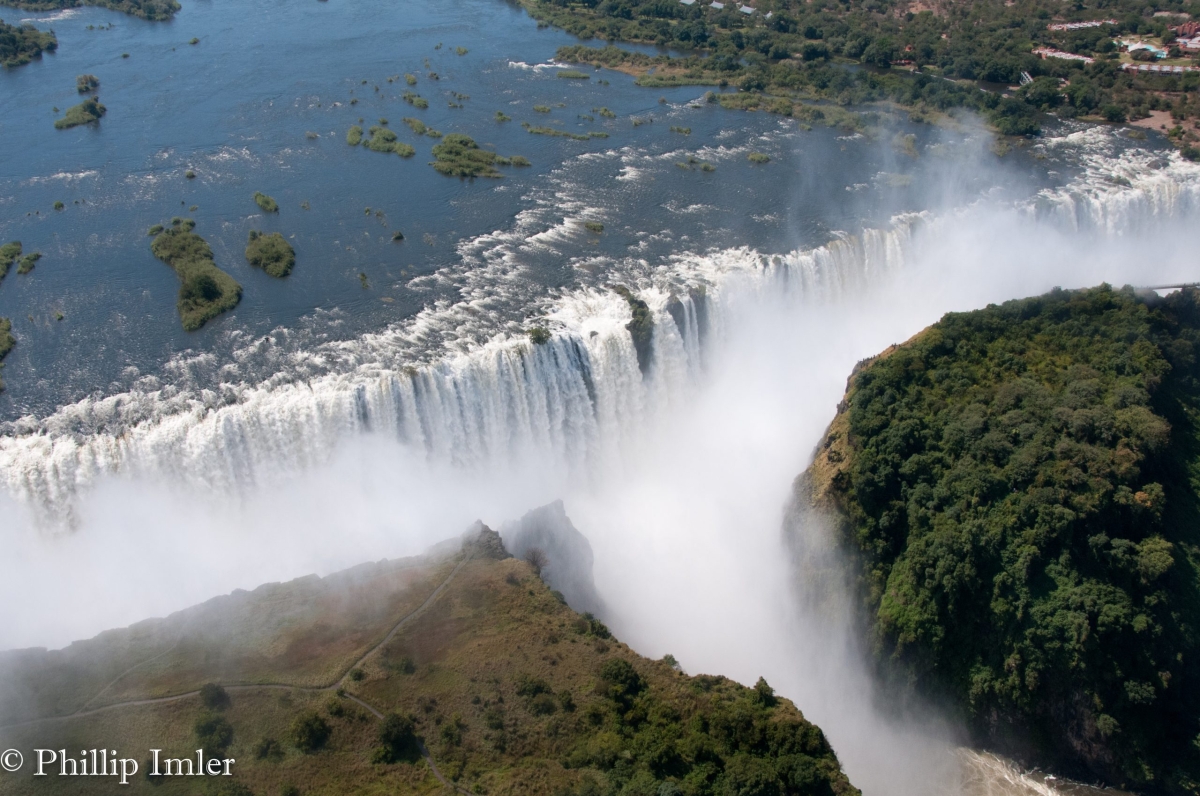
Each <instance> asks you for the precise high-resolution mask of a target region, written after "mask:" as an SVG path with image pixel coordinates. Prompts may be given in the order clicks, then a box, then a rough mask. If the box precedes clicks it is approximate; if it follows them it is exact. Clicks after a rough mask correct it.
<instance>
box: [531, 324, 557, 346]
mask: <svg viewBox="0 0 1200 796" xmlns="http://www.w3.org/2000/svg"><path fill="white" fill-rule="evenodd" d="M526 334H528V335H529V342H531V343H533V344H534V345H545V344H546V343H548V342H550V336H551V335H550V330H549V329H547V328H546V327H545V326H534V327H532V328H531V329H529V330H527V331H526Z"/></svg>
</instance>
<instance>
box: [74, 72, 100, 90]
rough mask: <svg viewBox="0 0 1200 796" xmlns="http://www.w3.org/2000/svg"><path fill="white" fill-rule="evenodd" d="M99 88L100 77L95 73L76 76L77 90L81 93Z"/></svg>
mask: <svg viewBox="0 0 1200 796" xmlns="http://www.w3.org/2000/svg"><path fill="white" fill-rule="evenodd" d="M98 88H100V78H98V77H96V76H95V75H80V76H79V77H77V78H75V90H76V91H78V92H79V93H80V94H87V93H88V92H89V91H95V90H96V89H98Z"/></svg>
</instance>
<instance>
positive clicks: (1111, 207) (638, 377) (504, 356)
mask: <svg viewBox="0 0 1200 796" xmlns="http://www.w3.org/2000/svg"><path fill="white" fill-rule="evenodd" d="M1078 135H1094V134H1093V133H1090V132H1084V133H1080V134H1078ZM1067 138H1068V139H1069V138H1070V136H1068V137H1067ZM1053 145H1054V144H1053V142H1051V143H1049V144H1046V146H1053ZM1197 208H1200V168H1197V167H1196V166H1195V165H1193V164H1189V163H1187V162H1186V161H1183V160H1182V159H1180V158H1179V157H1178V156H1177V155H1171V156H1166V155H1163V154H1161V153H1150V152H1144V151H1139V150H1133V151H1129V152H1125V153H1122V154H1119V155H1115V156H1114V155H1111V154H1105V153H1101V154H1098V155H1095V156H1094V157H1091V158H1090V159H1088V160H1086V167H1085V169H1084V173H1083V174H1082V175H1081V176H1080V177H1079V178H1078V179H1076V180H1074V181H1072V182H1071V184H1070V185H1069V186H1067V187H1066V188H1062V189H1056V190H1047V191H1042V192H1041V193H1039V194H1038V195H1037V196H1035V197H1034V198H1033V199H1032V200H1030V201H1028V202H1026V203H1024V204H1023V205H1021V206H1018V207H1017V208H1016V210H1017V212H1018V213H1021V214H1024V215H1025V216H1027V217H1030V219H1031V223H1038V224H1042V223H1050V224H1052V225H1055V226H1056V227H1059V228H1063V229H1064V230H1066V231H1068V232H1071V231H1075V230H1084V229H1086V230H1098V231H1101V232H1103V233H1105V234H1109V235H1123V234H1126V233H1133V232H1137V231H1139V230H1142V229H1144V228H1145V227H1146V226H1147V225H1148V224H1149V223H1151V222H1152V221H1155V220H1159V221H1161V220H1162V219H1164V218H1178V217H1185V216H1188V215H1190V214H1193V213H1194V212H1195V211H1196V210H1197ZM954 223H955V217H954V215H953V214H950V215H946V216H934V215H932V214H930V213H913V214H906V215H901V216H897V217H895V218H894V219H893V220H892V223H891V224H890V225H889V226H888V227H887V228H885V229H867V230H864V231H862V232H861V233H859V234H857V235H839V236H838V237H837V238H836V239H835V240H833V241H831V242H829V243H828V244H826V245H824V246H820V247H817V248H815V249H810V250H801V251H793V252H789V253H785V254H776V255H767V254H762V253H759V252H756V251H753V250H750V249H745V248H741V249H730V250H714V251H709V252H705V253H691V254H681V255H678V256H676V257H674V258H673V260H672V262H670V263H669V264H667V265H665V266H663V267H661V268H656V269H652V271H651V273H650V275H649V276H646V275H645V269H644V268H642V269H641V270H640V271H639V270H637V269H632V270H630V271H629V272H627V273H626V274H625V276H627V277H628V280H627V281H628V284H629V287H630V289H631V290H632V291H633V293H634V294H635V295H636V296H637V297H638V298H640V299H641V300H642V301H645V302H646V304H647V305H648V307H649V308H650V310H651V312H652V314H653V318H654V332H653V345H652V347H653V355H652V362H651V366H650V368H649V369H648V371H647V372H646V373H644V374H643V373H642V372H641V371H640V370H639V368H638V362H637V356H636V353H635V351H634V346H633V341H632V339H631V336H630V334H629V332H628V331H627V330H626V328H625V326H626V324H627V323H629V321H630V318H631V315H630V308H629V305H628V303H627V302H626V301H625V300H624V299H622V298H621V297H620V296H619V295H617V294H616V293H614V292H613V291H612V290H611V289H607V288H601V287H596V286H593V287H584V288H579V289H577V290H574V291H572V292H568V293H566V294H565V295H563V296H560V297H559V298H558V299H557V300H555V301H553V302H552V303H551V304H550V305H549V307H548V311H547V312H546V313H545V324H546V325H547V327H548V328H549V329H550V330H551V332H552V334H551V337H550V339H549V341H548V342H545V343H544V344H535V343H533V342H532V341H531V340H530V339H528V337H527V336H525V335H524V334H520V333H515V334H514V333H513V332H512V331H506V330H497V331H496V332H495V334H494V336H493V337H492V338H491V339H488V340H485V341H483V342H481V343H475V344H472V345H471V346H469V348H468V350H466V351H465V352H463V351H456V352H447V353H446V354H445V355H444V356H442V357H441V358H439V359H435V360H433V361H429V362H426V363H424V364H413V365H410V364H403V363H404V360H405V349H404V347H403V343H404V341H405V340H406V339H410V338H412V337H413V336H415V335H416V334H418V332H419V330H418V331H417V332H414V331H413V328H408V329H405V328H393V329H389V330H384V331H382V332H379V333H375V334H371V335H364V336H363V337H361V338H358V339H357V340H353V341H349V342H340V343H336V344H328V345H329V346H330V347H331V348H330V351H329V352H322V351H318V352H315V355H314V356H317V357H319V356H322V355H323V354H324V353H328V356H327V357H326V358H327V359H329V360H330V361H333V362H335V363H336V362H342V363H344V364H342V365H335V366H334V367H333V369H332V372H327V373H324V374H323V375H320V376H316V377H313V378H304V377H303V376H300V375H297V376H288V375H287V374H279V375H276V376H273V377H271V378H269V379H268V380H267V381H264V382H261V383H257V384H246V383H241V384H229V385H222V387H221V389H220V390H195V391H190V392H189V391H187V390H185V389H182V388H180V387H175V386H170V385H168V386H164V387H160V388H158V389H146V390H131V391H129V392H126V393H122V394H119V395H112V396H108V397H104V398H89V399H86V400H83V401H80V402H77V403H75V404H72V405H70V406H67V407H63V408H62V409H60V410H59V411H58V412H56V413H55V414H54V415H52V416H50V417H47V418H44V419H36V418H25V419H22V420H21V421H18V422H16V423H12V424H8V427H7V428H6V429H5V433H4V435H3V436H0V488H2V489H4V490H6V491H7V492H8V493H10V494H11V495H12V496H14V497H16V498H17V499H18V500H19V501H21V502H23V503H25V504H27V505H29V506H31V507H33V508H34V509H35V511H36V513H38V515H39V516H41V517H42V518H43V519H44V520H45V521H46V522H48V523H49V524H61V523H63V522H69V521H70V507H71V504H72V502H73V500H74V499H75V497H76V495H77V494H78V493H79V492H80V490H84V489H86V488H87V487H88V486H89V485H91V484H93V483H94V482H95V481H96V480H97V479H99V478H102V477H104V476H106V475H110V474H118V473H119V474H130V475H135V476H136V475H139V474H145V475H154V476H157V477H165V478H168V479H172V480H174V481H176V482H177V483H182V484H185V485H192V486H197V487H201V488H208V489H214V490H221V491H223V492H227V493H232V494H238V493H243V492H244V491H245V490H249V489H253V488H254V487H256V486H258V485H262V484H264V483H270V482H271V481H272V479H279V478H286V477H287V476H288V475H289V474H293V473H295V472H298V471H300V470H303V469H305V468H309V467H312V466H314V465H317V464H320V463H322V462H324V461H327V460H328V459H329V457H330V456H331V455H332V452H333V451H334V449H335V448H336V446H337V445H338V444H339V442H340V441H342V440H344V439H346V438H347V437H349V436H352V435H355V434H362V433H365V432H372V433H376V434H385V435H391V436H392V437H394V438H396V439H398V440H400V441H401V442H402V443H404V444H406V445H408V446H412V447H413V448H415V449H417V450H420V451H423V452H424V453H425V455H426V456H428V457H429V458H430V459H431V460H433V461H437V462H441V463H447V464H450V465H453V466H457V467H465V468H488V467H495V466H500V467H503V466H506V465H507V464H509V463H512V462H514V461H519V460H521V459H522V458H523V457H529V456H536V457H541V458H542V459H543V460H547V461H551V462H553V463H554V464H555V465H556V466H557V467H559V468H562V469H563V470H565V471H566V472H569V473H571V474H572V475H575V474H578V475H579V476H580V477H582V478H586V477H587V476H588V473H589V472H593V471H595V469H596V468H602V467H608V466H613V465H614V464H618V463H619V462H620V461H622V459H623V457H624V456H626V455H628V454H629V453H630V451H631V450H632V449H633V448H632V446H634V445H635V444H636V439H637V436H638V430H639V429H640V428H644V427H645V424H646V423H652V422H654V419H655V418H656V417H658V416H661V413H663V412H669V411H670V410H671V407H672V406H674V405H678V402H680V401H682V400H685V399H686V397H687V395H688V394H689V389H690V388H691V387H692V386H694V385H695V383H696V380H697V379H698V378H699V377H700V375H701V373H702V371H703V366H704V350H705V347H706V340H708V339H710V338H711V337H712V336H714V335H718V336H719V335H720V330H721V326H722V323H723V322H724V320H723V318H724V316H725V314H726V308H727V304H728V302H729V300H730V298H731V297H733V296H742V297H746V296H750V297H753V296H755V295H763V296H766V295H771V296H778V295H781V294H782V295H784V296H786V298H787V300H788V301H794V302H795V304H796V307H797V311H803V308H804V307H805V306H812V305H815V304H830V303H834V304H836V303H838V302H841V301H845V300H849V299H852V298H853V297H855V296H858V295H861V294H863V293H864V292H865V291H868V290H870V289H871V288H872V285H873V284H875V283H878V282H879V281H880V280H883V279H884V278H885V277H887V276H889V275H892V274H895V273H897V272H900V271H901V270H902V269H904V268H905V267H906V266H907V265H908V264H909V263H910V262H911V261H912V259H913V256H914V252H915V251H916V248H917V247H916V242H917V241H918V240H919V239H922V238H925V239H928V238H930V237H936V236H937V235H938V234H939V230H940V229H943V228H946V227H947V226H949V225H951V224H954ZM643 265H644V264H643ZM428 323H429V318H428V317H427V316H424V317H419V318H417V319H415V320H413V321H411V322H410V326H411V327H416V326H419V325H421V324H426V325H427V324H428Z"/></svg>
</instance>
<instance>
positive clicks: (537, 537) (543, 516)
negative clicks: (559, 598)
mask: <svg viewBox="0 0 1200 796" xmlns="http://www.w3.org/2000/svg"><path fill="white" fill-rule="evenodd" d="M501 535H502V536H503V537H504V540H505V546H506V547H507V548H508V549H509V550H511V551H512V553H513V555H515V556H516V557H517V558H525V557H526V556H527V555H528V554H529V551H530V550H533V549H535V548H536V549H538V550H541V551H542V553H543V554H544V555H545V557H546V563H545V564H544V566H543V567H542V579H543V580H544V581H546V583H547V584H548V585H549V586H550V588H552V589H554V590H555V591H558V592H560V593H561V594H562V595H563V597H565V598H566V600H567V605H569V606H571V607H572V608H573V609H575V610H576V611H579V612H581V613H582V612H590V613H593V614H596V615H597V616H602V615H603V608H604V604H603V602H602V601H601V600H600V596H599V595H598V594H597V593H596V583H595V581H594V580H593V579H592V562H593V557H592V546H591V545H590V544H589V543H588V540H587V537H586V536H584V535H583V534H582V533H580V532H579V531H578V529H576V528H575V526H574V525H572V524H571V520H570V518H569V517H567V512H566V510H565V509H564V508H563V504H562V501H561V500H556V501H555V502H553V503H551V504H549V505H546V506H542V507H541V508H538V509H534V510H533V511H531V512H529V513H528V514H526V515H525V516H524V517H522V518H521V519H519V520H517V521H516V522H512V523H509V524H508V525H505V526H504V528H503V529H502V531H501Z"/></svg>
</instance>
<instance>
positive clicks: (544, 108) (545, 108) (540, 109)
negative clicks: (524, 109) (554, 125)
mask: <svg viewBox="0 0 1200 796" xmlns="http://www.w3.org/2000/svg"><path fill="white" fill-rule="evenodd" d="M533 110H534V112H535V113H549V112H550V106H549V105H534V106H533Z"/></svg>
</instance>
